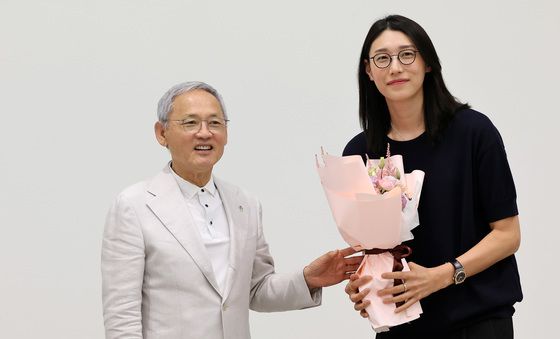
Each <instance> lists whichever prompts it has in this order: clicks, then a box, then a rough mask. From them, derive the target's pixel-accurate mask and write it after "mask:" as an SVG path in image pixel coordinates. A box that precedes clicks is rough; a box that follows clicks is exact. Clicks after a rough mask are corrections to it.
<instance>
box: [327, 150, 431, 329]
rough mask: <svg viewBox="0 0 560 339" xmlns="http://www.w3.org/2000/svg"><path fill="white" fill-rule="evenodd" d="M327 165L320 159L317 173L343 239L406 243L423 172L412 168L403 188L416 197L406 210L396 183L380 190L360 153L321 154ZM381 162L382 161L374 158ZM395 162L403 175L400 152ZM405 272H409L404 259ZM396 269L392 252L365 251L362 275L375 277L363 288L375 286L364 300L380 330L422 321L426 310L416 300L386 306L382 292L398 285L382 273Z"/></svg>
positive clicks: (370, 244) (358, 245)
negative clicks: (405, 304) (398, 309)
mask: <svg viewBox="0 0 560 339" xmlns="http://www.w3.org/2000/svg"><path fill="white" fill-rule="evenodd" d="M321 158H322V160H323V165H321V164H320V163H319V161H318V160H317V171H318V173H319V176H320V178H321V184H322V186H323V189H324V191H325V195H326V197H327V201H328V203H329V206H330V208H331V212H332V214H333V217H334V219H335V222H336V225H337V227H338V231H339V232H340V234H341V235H342V238H343V239H344V240H345V241H346V242H347V243H348V244H349V245H350V246H352V247H353V248H354V249H356V250H362V249H370V248H386V249H390V248H393V247H395V246H397V245H399V244H400V243H401V242H402V241H406V240H410V239H412V238H413V236H412V233H411V232H410V230H411V229H412V228H414V227H416V226H417V225H418V212H417V207H418V201H419V199H420V191H421V189H422V182H423V179H424V172H422V171H413V172H412V173H410V174H406V175H403V176H402V177H401V181H402V183H403V187H406V190H407V192H409V193H410V195H411V196H412V200H411V201H409V202H408V204H407V206H406V207H405V209H404V210H402V205H401V192H402V191H401V188H400V187H396V188H394V189H393V190H391V191H389V192H386V193H385V194H378V193H376V192H375V189H374V187H373V185H372V183H371V179H370V177H369V176H368V172H367V168H366V166H365V165H364V163H363V161H362V158H361V157H360V156H357V155H356V156H347V157H336V156H331V155H328V154H322V157H321ZM369 161H371V162H372V163H374V164H376V162H378V160H377V159H375V160H369ZM391 161H393V164H394V165H395V166H396V167H398V168H399V170H400V173H404V166H403V161H402V157H401V156H398V155H396V156H392V157H391ZM402 263H403V266H404V269H403V271H408V270H409V268H408V264H407V263H406V260H404V259H402ZM392 270H393V256H392V255H391V254H390V253H382V254H375V255H366V256H365V257H364V260H363V261H362V264H361V265H360V267H359V269H358V271H357V273H358V274H359V275H360V276H362V275H371V276H372V277H373V279H372V280H371V281H370V283H368V284H367V285H364V286H361V287H360V290H363V289H365V288H370V290H371V292H370V293H369V294H368V295H367V296H366V298H365V300H369V301H370V305H369V306H368V307H367V308H366V311H367V312H368V314H369V321H370V323H371V325H372V327H373V329H374V330H375V331H376V332H382V331H387V330H388V329H389V328H390V327H391V326H396V325H399V324H403V323H405V322H409V321H412V320H414V319H417V318H418V317H419V316H420V314H421V313H422V308H421V306H420V303H419V302H417V303H415V304H413V305H412V306H411V307H409V308H408V309H407V310H406V311H404V312H400V313H395V312H394V310H395V308H396V305H395V304H394V303H393V304H384V303H383V298H380V297H379V296H377V291H379V290H381V289H384V288H387V287H391V286H393V280H392V279H382V278H381V274H382V273H384V272H391V271H392Z"/></svg>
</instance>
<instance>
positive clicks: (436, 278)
mask: <svg viewBox="0 0 560 339" xmlns="http://www.w3.org/2000/svg"><path fill="white" fill-rule="evenodd" d="M408 267H409V268H410V271H408V272H386V273H383V274H382V275H381V277H382V278H384V279H401V280H403V281H404V283H403V284H402V285H397V286H394V287H389V288H385V289H382V290H380V291H378V292H377V295H379V296H380V297H384V296H387V298H385V299H383V303H385V304H392V303H396V302H400V301H403V302H404V304H403V305H401V306H400V307H397V308H396V309H395V313H399V312H402V311H404V310H406V309H407V308H409V307H410V306H411V305H412V304H414V303H415V302H417V301H420V300H422V299H424V298H425V297H427V296H429V295H430V294H432V293H434V292H436V291H439V290H440V289H442V288H445V287H447V286H449V285H451V284H452V282H453V279H452V277H453V271H454V268H453V265H452V264H450V263H445V264H443V265H440V266H437V267H430V268H427V267H424V266H420V265H417V264H415V263H413V262H409V263H408ZM350 279H352V278H350ZM393 295H395V296H393Z"/></svg>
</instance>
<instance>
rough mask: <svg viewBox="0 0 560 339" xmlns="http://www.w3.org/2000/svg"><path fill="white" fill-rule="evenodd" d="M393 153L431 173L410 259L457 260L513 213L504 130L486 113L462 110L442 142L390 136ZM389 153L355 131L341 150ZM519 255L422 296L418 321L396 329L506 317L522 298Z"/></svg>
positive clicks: (407, 168)
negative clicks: (369, 146) (371, 148)
mask: <svg viewBox="0 0 560 339" xmlns="http://www.w3.org/2000/svg"><path fill="white" fill-rule="evenodd" d="M386 141H387V142H388V143H389V144H390V145H391V154H393V155H396V154H400V155H402V156H403V162H404V168H405V172H407V173H408V172H411V171H413V170H415V169H419V170H422V171H424V172H425V178H424V184H423V187H422V193H421V196H420V204H419V207H418V213H419V217H420V225H419V226H418V227H416V228H415V229H413V230H412V233H413V234H414V239H413V240H411V241H408V242H407V245H409V246H410V247H411V248H412V255H411V256H410V257H409V258H408V260H409V261H414V262H415V263H417V264H420V265H422V266H426V267H434V266H438V265H441V264H443V263H445V262H449V261H452V260H453V259H455V258H456V257H458V256H460V255H461V254H463V253H464V252H466V251H468V250H469V249H470V248H472V247H473V246H474V245H476V244H477V243H478V242H479V241H480V240H481V239H482V238H483V237H484V236H486V235H487V234H488V233H489V232H490V226H489V223H490V222H493V221H497V220H500V219H504V218H507V217H511V216H515V215H517V214H518V212H517V204H516V193H515V185H514V182H513V177H512V174H511V170H510V168H509V165H508V161H507V157H506V152H505V148H504V144H503V141H502V138H501V136H500V134H499V133H498V130H497V129H496V128H495V127H494V125H493V124H492V123H491V122H490V120H489V119H488V118H487V117H486V116H485V115H483V114H482V113H479V112H476V111H474V110H472V109H464V110H461V111H459V112H457V113H456V114H455V117H454V118H453V120H452V121H451V122H450V124H449V125H448V127H447V129H446V130H445V133H444V134H443V137H442V139H441V141H440V142H439V143H437V144H433V143H432V142H431V140H430V139H429V137H428V136H427V134H426V133H424V134H422V135H420V136H419V137H418V138H416V139H413V140H410V141H395V140H391V139H389V138H388V137H386ZM366 153H367V154H368V156H369V157H370V158H379V157H380V156H385V154H376V153H372V152H368V151H367V146H366V138H365V134H364V133H363V132H362V133H360V134H358V135H356V136H355V137H354V138H353V139H352V140H350V142H348V144H347V145H346V148H345V149H344V152H343V155H345V156H346V155H361V156H362V157H363V158H364V161H365V154H366ZM521 299H522V293H521V284H520V281H519V273H518V270H517V264H516V261H515V257H514V256H513V255H512V256H509V257H507V258H506V259H504V260H502V261H500V262H498V263H496V264H494V265H493V266H491V267H489V268H488V269H486V270H484V271H483V272H480V273H478V274H476V275H475V276H472V277H468V278H467V280H465V282H464V283H463V284H460V285H457V286H455V285H451V286H449V287H447V288H445V289H442V290H440V291H437V292H435V293H433V294H432V295H430V296H428V297H427V298H425V299H423V300H422V301H421V305H422V308H423V311H424V313H423V314H422V315H421V316H420V318H419V319H417V320H414V321H412V322H411V323H409V324H403V325H400V326H397V327H394V328H392V329H391V332H395V334H398V333H410V334H411V335H414V334H419V333H425V332H430V333H434V331H438V330H441V331H447V330H449V329H453V328H457V327H461V326H465V325H468V324H469V323H471V322H475V321H478V320H482V319H487V318H496V317H498V318H499V317H508V316H511V315H512V314H513V312H514V309H513V304H514V303H515V302H518V301H521Z"/></svg>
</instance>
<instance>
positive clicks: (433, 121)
mask: <svg viewBox="0 0 560 339" xmlns="http://www.w3.org/2000/svg"><path fill="white" fill-rule="evenodd" d="M387 29H389V30H393V31H400V32H402V33H404V34H405V35H406V36H408V38H409V39H410V40H411V41H412V43H413V44H414V45H415V46H416V48H417V49H418V51H419V53H420V55H422V58H423V59H424V62H425V63H426V67H430V68H431V71H430V72H428V73H426V75H425V78H424V84H423V90H424V125H425V127H426V133H427V134H428V136H429V137H430V139H431V140H432V141H433V142H434V143H437V142H438V141H439V139H440V138H441V135H442V133H443V131H444V130H445V128H446V127H447V124H448V123H449V121H450V120H451V118H452V117H453V115H454V113H455V112H456V111H457V110H460V109H463V108H467V107H469V106H468V104H463V103H461V102H459V101H458V100H457V99H456V98H455V97H454V96H453V95H451V93H450V92H449V90H448V89H447V87H445V82H444V81H443V77H442V75H441V64H440V62H439V57H438V55H437V53H436V49H435V48H434V44H433V43H432V40H430V37H429V36H428V34H427V33H426V31H424V29H423V28H422V27H421V26H420V25H419V24H417V23H416V22H415V21H413V20H411V19H409V18H406V17H404V16H401V15H389V16H387V17H385V18H383V19H380V20H377V21H376V22H374V23H373V25H372V26H371V28H370V29H369V32H368V34H367V36H366V39H365V41H364V45H363V46H362V53H361V54H360V64H359V67H358V87H359V94H360V108H359V110H360V124H361V126H362V128H363V130H364V132H365V134H366V140H367V145H368V150H370V151H373V152H381V153H383V150H384V149H385V145H384V138H385V135H387V133H388V132H389V130H390V128H391V117H390V115H389V109H388V108H387V101H386V100H385V97H384V96H383V95H382V94H381V93H380V92H379V90H378V89H377V87H376V86H375V83H374V82H373V81H371V80H370V78H369V77H368V75H367V74H366V63H368V62H369V50H370V48H371V45H372V43H373V41H375V39H377V37H378V36H379V35H380V34H381V33H382V32H383V31H385V30H387Z"/></svg>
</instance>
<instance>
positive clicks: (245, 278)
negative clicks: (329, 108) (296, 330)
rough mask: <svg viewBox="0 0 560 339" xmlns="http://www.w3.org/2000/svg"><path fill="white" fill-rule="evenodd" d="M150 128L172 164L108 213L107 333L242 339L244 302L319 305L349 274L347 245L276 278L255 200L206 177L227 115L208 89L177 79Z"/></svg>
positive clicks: (261, 307)
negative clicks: (324, 294)
mask: <svg viewBox="0 0 560 339" xmlns="http://www.w3.org/2000/svg"><path fill="white" fill-rule="evenodd" d="M158 120H159V121H158V122H156V124H155V133H156V138H157V140H158V142H159V143H160V144H161V145H162V146H164V147H166V148H168V149H169V152H170V153H171V162H170V163H169V164H168V165H167V166H165V168H164V169H163V170H162V171H161V172H160V173H159V174H157V175H156V176H155V177H153V178H152V179H150V180H147V181H144V182H141V183H138V184H136V185H133V186H131V187H129V188H127V189H125V190H124V191H123V192H122V193H121V194H119V196H118V197H117V199H116V200H115V202H114V204H113V206H112V208H111V210H110V211H109V213H108V216H107V222H106V226H105V233H104V236H103V248H102V261H101V268H102V275H103V313H104V319H105V331H106V337H107V338H158V339H164V338H169V339H180V338H196V339H199V338H205V339H213V338H228V339H229V338H240V339H241V338H243V339H245V338H249V337H250V334H249V314H248V313H249V311H248V310H249V308H250V309H253V310H257V311H285V310H293V309H302V308H307V307H313V306H317V305H319V304H320V302H321V289H320V288H321V287H324V286H329V285H333V284H337V283H339V282H341V281H342V280H344V279H346V278H348V275H349V273H351V272H353V271H355V270H356V269H357V267H358V264H359V262H360V260H361V257H350V258H345V257H347V256H348V255H350V254H352V253H354V251H353V250H352V249H350V248H348V249H344V250H340V251H331V252H329V253H326V254H324V255H323V256H321V257H319V258H318V259H316V260H314V261H313V262H312V263H311V264H309V265H308V266H306V267H305V268H304V269H303V270H301V271H299V272H295V273H293V274H286V275H281V274H277V273H275V272H274V262H273V260H272V257H271V256H270V253H269V250H268V245H267V243H266V241H265V239H264V236H263V230H262V224H261V206H260V203H259V202H258V201H257V199H255V197H253V196H252V195H251V194H249V193H247V192H246V191H244V190H242V189H241V188H239V187H237V186H234V185H232V184H229V183H227V182H224V181H222V180H220V179H218V178H217V177H215V176H213V175H212V168H213V166H214V165H215V164H216V163H217V162H218V161H219V160H220V158H221V156H222V154H223V152H224V146H225V145H226V143H227V122H228V120H227V115H226V112H225V108H224V104H223V101H222V99H221V96H220V95H219V94H218V92H217V91H216V90H215V89H214V88H212V87H211V86H209V85H207V84H205V83H201V82H187V83H182V84H179V85H176V86H174V87H173V88H171V89H170V90H169V91H168V92H167V93H165V95H164V96H163V97H162V98H161V100H160V102H159V105H158Z"/></svg>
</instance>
